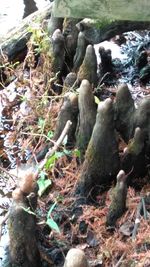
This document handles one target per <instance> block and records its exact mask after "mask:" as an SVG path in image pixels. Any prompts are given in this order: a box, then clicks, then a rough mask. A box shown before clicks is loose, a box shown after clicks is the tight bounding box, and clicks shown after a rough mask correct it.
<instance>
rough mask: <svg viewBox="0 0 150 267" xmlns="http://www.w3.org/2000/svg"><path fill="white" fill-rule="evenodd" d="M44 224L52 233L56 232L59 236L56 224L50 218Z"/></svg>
mask: <svg viewBox="0 0 150 267" xmlns="http://www.w3.org/2000/svg"><path fill="white" fill-rule="evenodd" d="M46 224H47V225H48V226H49V227H50V228H51V229H52V230H54V231H56V232H57V233H59V234H60V229H59V227H58V224H57V223H56V222H55V221H54V220H53V219H52V218H48V219H47V221H46Z"/></svg>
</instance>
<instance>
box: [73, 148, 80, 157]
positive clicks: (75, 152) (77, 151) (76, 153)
mask: <svg viewBox="0 0 150 267" xmlns="http://www.w3.org/2000/svg"><path fill="white" fill-rule="evenodd" d="M73 154H74V155H75V156H76V157H77V158H80V157H81V152H80V150H79V149H75V150H74V151H73Z"/></svg>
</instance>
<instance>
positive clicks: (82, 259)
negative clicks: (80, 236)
mask: <svg viewBox="0 0 150 267" xmlns="http://www.w3.org/2000/svg"><path fill="white" fill-rule="evenodd" d="M89 266H90V265H89V263H88V261H87V259H86V256H85V254H84V251H82V250H81V249H79V248H71V249H70V250H69V251H68V253H67V256H66V258H65V263H64V266H63V267H89Z"/></svg>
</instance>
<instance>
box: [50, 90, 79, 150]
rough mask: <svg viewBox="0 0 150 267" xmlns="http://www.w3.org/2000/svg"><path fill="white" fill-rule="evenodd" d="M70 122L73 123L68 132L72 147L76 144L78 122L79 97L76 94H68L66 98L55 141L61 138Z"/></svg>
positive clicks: (68, 142) (60, 114)
mask: <svg viewBox="0 0 150 267" xmlns="http://www.w3.org/2000/svg"><path fill="white" fill-rule="evenodd" d="M68 120H70V121H71V122H72V125H71V128H70V130H69V132H68V140H67V144H68V145H70V146H72V145H73V144H74V143H75V132H76V127H77V120H78V97H77V95H76V94H74V93H68V94H67V95H66V96H65V98H64V103H63V105H62V107H61V109H60V112H59V115H58V119H57V124H56V130H55V133H54V137H53V140H57V139H58V138H59V136H60V135H61V133H62V131H63V129H64V127H65V125H66V122H67V121H68Z"/></svg>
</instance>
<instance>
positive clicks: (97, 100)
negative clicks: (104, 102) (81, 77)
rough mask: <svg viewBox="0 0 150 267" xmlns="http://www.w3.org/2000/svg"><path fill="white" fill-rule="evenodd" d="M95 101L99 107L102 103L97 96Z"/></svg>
mask: <svg viewBox="0 0 150 267" xmlns="http://www.w3.org/2000/svg"><path fill="white" fill-rule="evenodd" d="M94 99H95V103H96V104H97V105H98V104H99V103H100V100H99V98H98V97H97V96H94Z"/></svg>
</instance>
